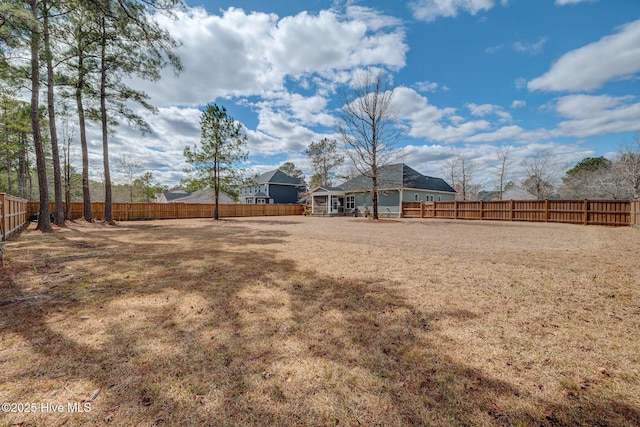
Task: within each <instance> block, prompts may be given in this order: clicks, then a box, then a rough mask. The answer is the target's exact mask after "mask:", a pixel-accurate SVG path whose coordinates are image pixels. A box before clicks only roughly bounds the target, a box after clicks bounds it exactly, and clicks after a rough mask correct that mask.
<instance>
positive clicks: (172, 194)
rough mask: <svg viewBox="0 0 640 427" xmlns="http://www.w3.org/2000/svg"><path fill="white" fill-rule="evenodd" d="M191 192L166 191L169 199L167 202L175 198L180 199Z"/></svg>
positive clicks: (165, 194) (166, 196)
mask: <svg viewBox="0 0 640 427" xmlns="http://www.w3.org/2000/svg"><path fill="white" fill-rule="evenodd" d="M191 194H192V193H189V192H188V191H184V190H178V191H175V192H170V193H164V197H165V198H166V199H167V202H170V201H172V200H175V199H180V198H182V197H187V196H190V195H191Z"/></svg>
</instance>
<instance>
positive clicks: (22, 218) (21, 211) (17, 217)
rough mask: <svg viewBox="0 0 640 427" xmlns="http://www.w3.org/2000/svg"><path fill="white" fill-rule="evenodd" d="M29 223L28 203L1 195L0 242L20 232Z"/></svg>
mask: <svg viewBox="0 0 640 427" xmlns="http://www.w3.org/2000/svg"><path fill="white" fill-rule="evenodd" d="M26 223H27V201H26V200H25V199H20V198H18V197H14V196H10V195H8V194H4V193H0V241H1V240H7V238H9V236H11V235H12V234H14V233H17V232H18V231H20V229H21V228H22V227H23V226H24V225H25V224H26Z"/></svg>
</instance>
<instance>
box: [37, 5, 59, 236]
mask: <svg viewBox="0 0 640 427" xmlns="http://www.w3.org/2000/svg"><path fill="white" fill-rule="evenodd" d="M42 7H43V11H44V21H43V23H44V28H43V29H44V51H45V58H46V60H47V110H48V112H49V132H50V133H51V155H52V157H53V189H54V196H55V222H56V224H57V225H63V224H64V212H63V207H62V177H61V172H60V152H59V150H58V133H57V131H56V113H55V98H54V93H53V84H54V82H53V63H52V57H53V54H52V52H51V41H50V37H49V35H50V34H49V30H50V28H49V7H48V5H47V0H43V3H42Z"/></svg>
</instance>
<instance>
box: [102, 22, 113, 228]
mask: <svg viewBox="0 0 640 427" xmlns="http://www.w3.org/2000/svg"><path fill="white" fill-rule="evenodd" d="M106 49H107V29H106V20H105V18H104V17H103V18H102V37H101V39H100V60H101V68H100V118H101V122H102V157H103V162H104V220H105V221H106V222H109V223H111V222H113V213H112V200H111V172H110V171H109V135H108V131H109V129H108V123H107V58H106Z"/></svg>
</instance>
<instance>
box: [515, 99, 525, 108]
mask: <svg viewBox="0 0 640 427" xmlns="http://www.w3.org/2000/svg"><path fill="white" fill-rule="evenodd" d="M526 105H527V101H524V100H522V99H514V100H513V102H512V103H511V108H522V107H526Z"/></svg>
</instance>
